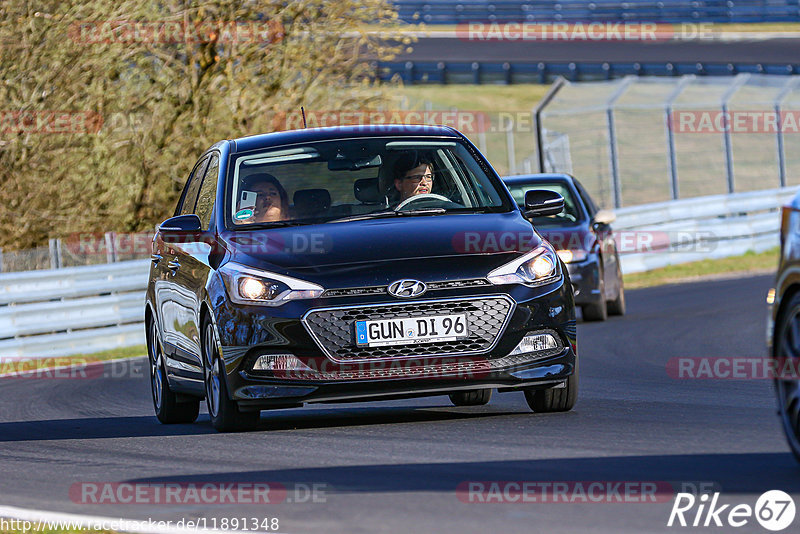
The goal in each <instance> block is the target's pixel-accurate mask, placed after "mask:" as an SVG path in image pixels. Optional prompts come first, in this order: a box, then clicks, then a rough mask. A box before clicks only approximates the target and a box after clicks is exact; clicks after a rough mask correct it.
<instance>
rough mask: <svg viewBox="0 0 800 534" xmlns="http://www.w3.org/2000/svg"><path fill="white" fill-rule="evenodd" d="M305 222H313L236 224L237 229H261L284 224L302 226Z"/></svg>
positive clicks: (279, 226)
mask: <svg viewBox="0 0 800 534" xmlns="http://www.w3.org/2000/svg"><path fill="white" fill-rule="evenodd" d="M305 224H313V223H309V222H301V221H271V222H261V223H252V224H247V225H242V226H236V227H235V228H236V229H237V230H263V229H267V228H283V227H285V226H303V225H305Z"/></svg>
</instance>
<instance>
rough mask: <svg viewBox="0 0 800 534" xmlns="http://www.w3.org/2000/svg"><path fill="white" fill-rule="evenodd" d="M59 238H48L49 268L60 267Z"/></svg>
mask: <svg viewBox="0 0 800 534" xmlns="http://www.w3.org/2000/svg"><path fill="white" fill-rule="evenodd" d="M60 241H61V240H59V239H53V238H50V239H49V240H48V244H49V245H50V268H51V269H60V268H61V251H60V250H59V249H60V248H61V242H60Z"/></svg>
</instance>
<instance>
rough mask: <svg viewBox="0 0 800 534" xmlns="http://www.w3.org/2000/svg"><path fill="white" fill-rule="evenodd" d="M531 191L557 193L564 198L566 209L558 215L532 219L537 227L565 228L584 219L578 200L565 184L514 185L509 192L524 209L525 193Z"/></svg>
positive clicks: (536, 183)
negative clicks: (564, 226) (543, 190)
mask: <svg viewBox="0 0 800 534" xmlns="http://www.w3.org/2000/svg"><path fill="white" fill-rule="evenodd" d="M531 189H545V190H547V191H555V192H556V193H558V194H559V195H561V196H562V197H564V209H563V211H562V212H561V213H559V214H557V215H547V216H545V217H534V218H533V219H531V220H532V221H533V224H535V225H536V226H563V225H565V224H567V225H572V224H576V223H578V222H579V221H581V220H582V219H583V211H582V210H581V208H580V207H579V205H578V201H577V198H576V197H575V195H574V194H573V193H572V189H570V188H569V186H568V185H567V184H565V183H564V182H533V183H527V184H513V185H510V184H509V185H508V190H509V191H511V196H513V197H514V201H515V202H516V203H517V204H519V205H520V206H522V207H523V208H524V206H525V191H530V190H531Z"/></svg>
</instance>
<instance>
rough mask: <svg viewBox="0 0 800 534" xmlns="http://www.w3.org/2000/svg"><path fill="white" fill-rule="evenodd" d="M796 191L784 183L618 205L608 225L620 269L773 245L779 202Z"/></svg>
mask: <svg viewBox="0 0 800 534" xmlns="http://www.w3.org/2000/svg"><path fill="white" fill-rule="evenodd" d="M797 191H798V187H785V188H781V189H772V190H767V191H754V192H748V193H736V194H733V195H715V196H706V197H698V198H690V199H685V200H677V201H670V202H661V203H656V204H645V205H641V206H632V207H629V208H620V209H618V210H616V211H615V213H616V215H617V220H616V222H615V223H614V225H613V227H614V232H615V233H616V234H617V242H618V247H619V250H620V261H621V263H622V272H623V273H624V274H630V273H637V272H643V271H650V270H652V269H658V268H661V267H666V266H667V265H675V264H680V263H688V262H692V261H698V260H702V259H716V258H725V257H728V256H736V255H739V254H743V253H745V252H747V251H748V250H752V251H755V252H762V251H764V250H768V249H770V248H773V247H777V246H778V229H779V227H780V210H779V208H780V206H782V205H784V204H786V203H788V201H789V200H791V198H792V197H793V196H794V195H795V194H796V193H797ZM626 240H627V242H626ZM765 267H774V266H765Z"/></svg>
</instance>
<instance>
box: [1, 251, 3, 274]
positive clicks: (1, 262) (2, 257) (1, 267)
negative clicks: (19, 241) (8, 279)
mask: <svg viewBox="0 0 800 534" xmlns="http://www.w3.org/2000/svg"><path fill="white" fill-rule="evenodd" d="M2 272H3V248H2V247H0V273H2Z"/></svg>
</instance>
